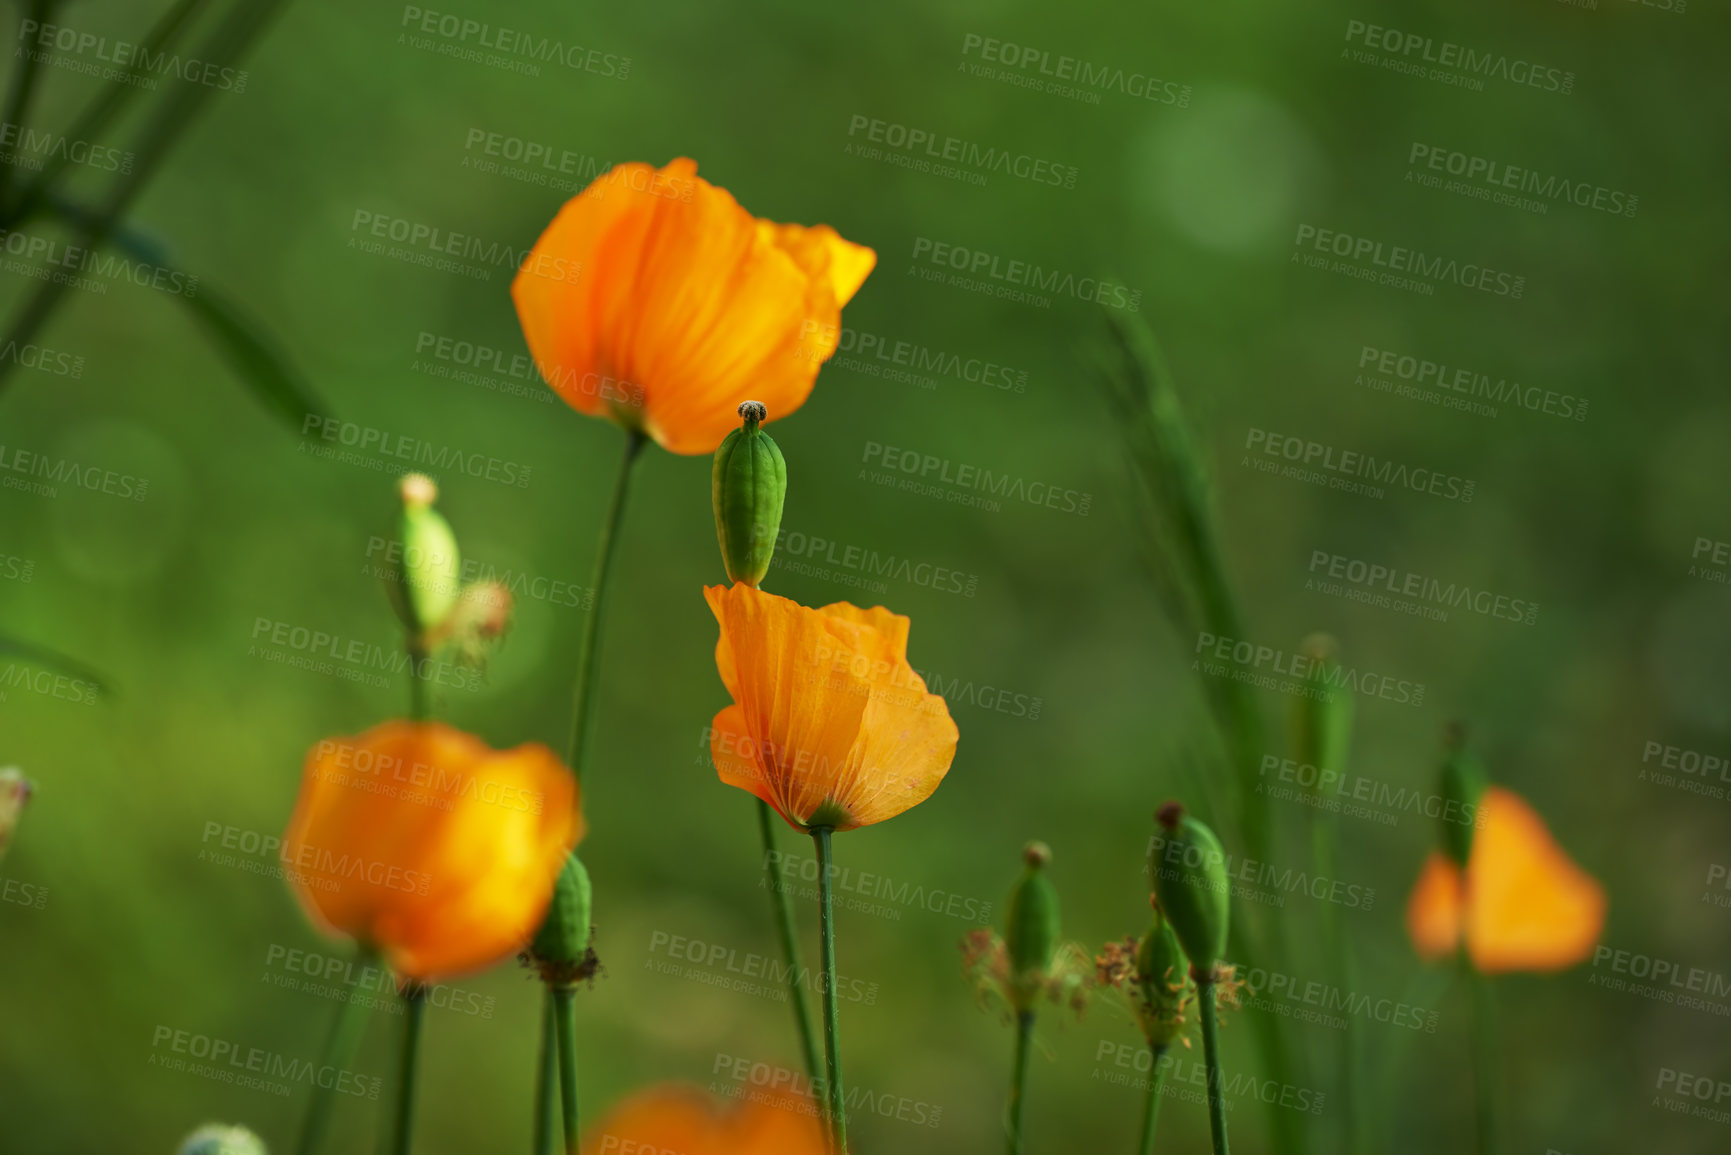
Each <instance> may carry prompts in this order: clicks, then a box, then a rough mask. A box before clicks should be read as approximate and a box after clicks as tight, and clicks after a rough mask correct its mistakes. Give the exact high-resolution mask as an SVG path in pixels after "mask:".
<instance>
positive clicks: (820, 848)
mask: <svg viewBox="0 0 1731 1155" xmlns="http://www.w3.org/2000/svg"><path fill="white" fill-rule="evenodd" d="M831 833H832V828H831V827H828V826H814V827H812V828H811V838H812V842H814V843H815V844H816V845H817V894H818V910H819V912H820V916H821V923H820V927H821V931H820V933H821V936H822V942H823V1057H824V1067H825V1078H824V1089H825V1091H826V1092H827V1093H828V1096H829V1112H828V1114H829V1120H830V1128H831V1132H832V1134H834V1136H835V1150H836V1155H847V1098H846V1096H845V1095H844V1094H843V1093H842V1085H841V1016H840V1014H839V1013H838V1012H837V1008H836V997H835V911H834V903H833V901H832V899H831V895H830V889H831V887H830V851H829V836H830V834H831Z"/></svg>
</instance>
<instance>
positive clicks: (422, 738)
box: [282, 721, 583, 980]
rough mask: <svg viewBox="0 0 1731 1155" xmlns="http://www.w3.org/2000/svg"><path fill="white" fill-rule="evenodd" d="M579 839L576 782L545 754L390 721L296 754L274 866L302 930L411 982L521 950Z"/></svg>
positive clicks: (433, 726) (432, 725)
mask: <svg viewBox="0 0 1731 1155" xmlns="http://www.w3.org/2000/svg"><path fill="white" fill-rule="evenodd" d="M582 836H583V819H582V817H581V816H580V815H579V813H578V810H577V783H576V779H575V778H573V777H572V775H571V772H570V771H569V770H567V769H565V767H564V766H563V765H561V764H560V762H559V759H558V758H557V757H556V756H555V755H554V753H553V752H552V751H551V750H549V749H547V747H545V746H541V745H536V744H529V745H523V746H518V747H517V748H516V749H513V750H493V749H491V748H490V747H489V746H487V744H486V743H484V742H482V741H481V740H480V739H479V738H476V737H474V736H473V735H471V734H465V733H464V732H463V731H461V730H456V729H453V728H452V727H450V726H446V725H443V724H441V723H437V722H424V723H414V722H401V721H393V722H386V723H384V724H382V725H379V726H375V727H374V728H373V729H371V730H368V731H367V732H366V733H365V734H362V735H360V736H358V737H355V738H326V739H324V740H323V741H321V742H319V744H318V745H316V746H314V747H313V749H312V750H311V751H309V752H308V754H307V761H306V768H305V770H304V772H303V774H302V777H301V790H300V797H299V798H298V799H297V800H296V802H295V809H294V814H293V816H292V817H291V818H290V819H289V824H288V830H287V831H286V832H285V833H284V834H283V846H282V860H283V867H284V872H285V873H286V874H287V875H288V878H289V883H290V886H291V887H292V888H293V889H294V892H295V896H296V897H297V898H299V900H300V903H301V906H302V907H303V908H304V909H305V910H306V912H307V914H308V915H309V916H310V917H311V918H312V919H313V921H314V922H315V923H317V924H319V926H320V927H321V928H323V929H325V930H328V931H332V932H337V933H341V934H347V935H352V936H353V937H354V938H356V939H357V940H359V941H360V942H362V943H364V944H367V945H370V946H372V947H374V948H376V949H377V950H379V951H380V952H381V953H382V954H383V955H384V958H385V961H386V962H387V963H389V964H390V966H391V968H392V969H393V970H395V971H396V972H397V973H398V974H399V975H402V976H403V977H405V978H412V979H421V980H425V979H427V978H430V977H433V976H441V975H451V974H460V973H462V972H465V971H470V970H475V969H478V968H480V967H484V966H486V965H488V964H489V963H492V962H495V961H497V960H498V959H500V958H503V957H504V956H505V955H508V954H510V953H511V952H513V951H515V950H517V949H518V948H519V947H521V946H522V945H523V943H525V942H526V941H528V939H529V938H530V937H531V936H532V935H533V934H534V933H535V930H536V928H537V927H538V926H539V925H540V923H541V918H542V916H543V915H544V914H545V913H546V910H547V903H548V902H549V901H550V899H551V898H552V894H553V883H554V880H555V878H556V877H557V876H558V874H559V868H560V867H561V866H562V865H563V864H564V861H565V855H566V854H567V853H568V852H569V851H570V849H571V847H573V846H574V845H576V843H577V841H578V839H580V838H581V837H582Z"/></svg>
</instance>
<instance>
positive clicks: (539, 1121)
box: [535, 986, 559, 1155]
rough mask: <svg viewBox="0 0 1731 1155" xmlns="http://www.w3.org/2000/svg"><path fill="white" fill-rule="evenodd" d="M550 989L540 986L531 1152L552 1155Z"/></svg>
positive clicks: (555, 1066)
mask: <svg viewBox="0 0 1731 1155" xmlns="http://www.w3.org/2000/svg"><path fill="white" fill-rule="evenodd" d="M553 1017H554V1011H553V992H552V990H551V989H550V988H548V987H545V986H543V987H542V988H541V1061H540V1070H539V1071H538V1072H537V1073H536V1076H535V1155H553V1094H552V1089H553V1080H554V1079H555V1078H557V1077H558V1070H559V1051H558V1047H559V1042H558V1038H557V1034H558V1029H557V1028H556V1027H555V1026H554V1023H553Z"/></svg>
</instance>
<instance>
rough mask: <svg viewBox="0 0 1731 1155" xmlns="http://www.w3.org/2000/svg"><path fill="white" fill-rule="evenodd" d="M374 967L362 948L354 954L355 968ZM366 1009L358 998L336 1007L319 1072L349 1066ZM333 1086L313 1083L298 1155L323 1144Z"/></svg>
mask: <svg viewBox="0 0 1731 1155" xmlns="http://www.w3.org/2000/svg"><path fill="white" fill-rule="evenodd" d="M377 963H378V960H377V958H376V957H375V956H374V955H373V952H372V951H370V950H367V949H366V948H365V947H362V948H361V949H360V950H359V951H357V952H356V953H355V963H354V965H355V966H356V967H358V968H360V969H362V970H365V969H366V968H368V967H371V966H376V965H377ZM367 1007H368V1004H367V1001H366V1000H364V999H361V998H359V997H355V998H349V999H345V1000H344V1001H343V1002H342V1003H341V1004H340V1005H339V1006H338V1007H337V1014H336V1018H335V1019H333V1020H332V1021H331V1033H330V1035H329V1036H328V1037H327V1038H326V1039H325V1050H324V1055H323V1057H322V1059H321V1060H320V1062H319V1069H320V1070H324V1069H326V1068H336V1069H338V1070H341V1069H343V1068H345V1067H347V1066H348V1065H349V1061H350V1060H351V1059H353V1058H354V1056H355V1049H356V1048H357V1047H359V1046H360V1044H361V1035H362V1033H363V1032H364V1031H365V1029H366V1025H367ZM336 1085H337V1081H336V1080H335V1079H334V1078H333V1079H331V1080H330V1081H329V1082H328V1083H320V1082H318V1081H317V1080H315V1081H314V1083H313V1095H312V1099H311V1100H310V1101H309V1102H308V1103H307V1113H306V1118H305V1120H304V1121H303V1122H302V1123H301V1140H300V1146H298V1147H296V1148H295V1150H296V1151H297V1152H299V1155H314V1152H316V1151H318V1149H319V1147H320V1146H321V1145H322V1144H323V1143H324V1139H325V1131H326V1130H327V1129H328V1128H329V1127H330V1122H331V1108H332V1106H333V1105H334V1104H335V1101H336V1095H335V1091H336Z"/></svg>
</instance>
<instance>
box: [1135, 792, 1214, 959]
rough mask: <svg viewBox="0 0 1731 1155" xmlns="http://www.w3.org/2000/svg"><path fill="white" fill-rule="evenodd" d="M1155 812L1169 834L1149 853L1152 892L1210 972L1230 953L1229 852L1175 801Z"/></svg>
mask: <svg viewBox="0 0 1731 1155" xmlns="http://www.w3.org/2000/svg"><path fill="white" fill-rule="evenodd" d="M1157 817H1158V818H1159V820H1160V825H1161V826H1162V827H1164V828H1165V836H1164V837H1162V838H1160V839H1157V840H1156V841H1155V844H1154V849H1153V850H1152V851H1151V852H1150V854H1149V862H1148V869H1149V873H1150V874H1151V875H1152V876H1153V879H1154V896H1155V898H1156V899H1157V900H1158V901H1159V903H1160V909H1161V910H1162V911H1163V912H1165V915H1166V917H1167V918H1168V919H1169V920H1170V921H1171V923H1172V929H1173V931H1175V932H1176V933H1177V935H1178V944H1179V945H1180V946H1182V947H1183V948H1184V953H1185V954H1186V955H1189V956H1190V962H1191V965H1192V966H1193V967H1194V968H1195V971H1196V973H1197V974H1200V975H1203V976H1210V975H1212V974H1213V973H1214V967H1215V964H1216V963H1218V962H1219V961H1220V959H1221V957H1222V956H1223V955H1225V953H1226V932H1227V929H1228V926H1229V925H1230V923H1229V920H1230V917H1231V909H1232V893H1231V884H1230V883H1229V882H1228V880H1227V877H1226V851H1225V850H1224V849H1223V848H1222V847H1221V845H1220V839H1218V838H1216V837H1215V836H1214V832H1213V831H1212V830H1210V829H1208V827H1206V826H1204V825H1203V824H1202V823H1200V822H1198V821H1197V820H1196V819H1194V818H1192V817H1190V815H1188V814H1186V813H1184V807H1182V806H1180V805H1179V804H1178V803H1176V802H1168V803H1166V805H1164V806H1162V807H1161V808H1160V810H1159V813H1158V815H1157Z"/></svg>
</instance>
